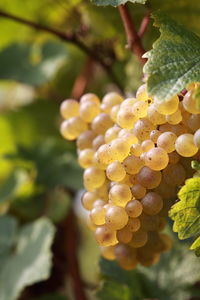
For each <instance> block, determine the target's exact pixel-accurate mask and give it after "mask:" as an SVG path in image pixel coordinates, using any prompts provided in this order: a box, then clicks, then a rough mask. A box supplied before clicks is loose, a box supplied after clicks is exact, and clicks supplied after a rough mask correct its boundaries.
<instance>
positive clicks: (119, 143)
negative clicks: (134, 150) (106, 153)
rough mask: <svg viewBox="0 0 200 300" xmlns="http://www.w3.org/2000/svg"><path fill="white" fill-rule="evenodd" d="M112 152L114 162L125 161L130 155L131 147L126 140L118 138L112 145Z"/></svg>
mask: <svg viewBox="0 0 200 300" xmlns="http://www.w3.org/2000/svg"><path fill="white" fill-rule="evenodd" d="M110 148H111V152H112V155H113V159H114V160H119V161H120V162H121V161H123V160H124V159H125V158H126V157H127V156H128V154H129V151H130V145H129V144H128V143H126V139H125V138H123V137H122V138H117V139H114V140H112V142H111V143H110Z"/></svg>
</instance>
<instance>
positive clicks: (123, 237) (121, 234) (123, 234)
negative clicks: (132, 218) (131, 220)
mask: <svg viewBox="0 0 200 300" xmlns="http://www.w3.org/2000/svg"><path fill="white" fill-rule="evenodd" d="M132 236H133V233H132V232H131V231H130V230H129V229H128V228H127V227H126V226H125V227H124V228H122V229H120V230H118V231H117V240H118V241H119V243H123V244H128V243H129V242H130V241H131V239H132Z"/></svg>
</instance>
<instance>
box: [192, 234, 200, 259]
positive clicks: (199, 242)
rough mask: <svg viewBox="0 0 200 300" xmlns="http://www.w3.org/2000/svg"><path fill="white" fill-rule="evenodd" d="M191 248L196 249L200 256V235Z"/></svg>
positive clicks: (197, 254)
mask: <svg viewBox="0 0 200 300" xmlns="http://www.w3.org/2000/svg"><path fill="white" fill-rule="evenodd" d="M190 249H191V250H194V251H195V254H196V256H200V236H199V237H198V238H197V239H196V240H195V241H194V243H193V244H192V246H191V247H190Z"/></svg>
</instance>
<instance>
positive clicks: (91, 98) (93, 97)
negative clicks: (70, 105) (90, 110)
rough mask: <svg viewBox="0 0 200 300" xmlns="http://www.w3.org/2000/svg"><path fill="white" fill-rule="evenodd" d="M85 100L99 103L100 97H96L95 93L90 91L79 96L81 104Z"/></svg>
mask: <svg viewBox="0 0 200 300" xmlns="http://www.w3.org/2000/svg"><path fill="white" fill-rule="evenodd" d="M86 102H93V103H95V104H97V105H100V99H99V98H98V97H97V95H95V94H92V93H87V94H85V95H83V96H82V97H81V99H80V104H83V103H86Z"/></svg>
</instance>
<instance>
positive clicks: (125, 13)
mask: <svg viewBox="0 0 200 300" xmlns="http://www.w3.org/2000/svg"><path fill="white" fill-rule="evenodd" d="M118 9H119V13H120V16H121V19H122V22H123V25H124V29H125V32H126V37H127V43H128V45H127V47H128V48H129V49H130V50H132V51H133V53H135V55H136V56H137V57H138V59H139V61H140V62H141V63H142V64H144V63H145V62H146V59H145V58H143V57H142V56H143V54H144V53H145V50H144V48H143V46H142V42H141V39H140V36H139V34H138V33H137V31H136V29H135V26H134V24H133V21H132V19H131V15H130V12H129V10H128V6H127V5H126V4H125V5H119V6H118ZM141 25H142V24H141ZM143 26H144V25H143ZM141 31H144V29H141ZM142 34H143V32H142ZM140 35H141V32H140Z"/></svg>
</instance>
